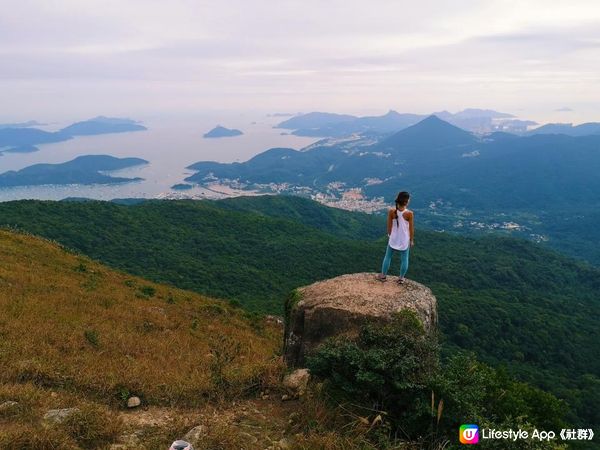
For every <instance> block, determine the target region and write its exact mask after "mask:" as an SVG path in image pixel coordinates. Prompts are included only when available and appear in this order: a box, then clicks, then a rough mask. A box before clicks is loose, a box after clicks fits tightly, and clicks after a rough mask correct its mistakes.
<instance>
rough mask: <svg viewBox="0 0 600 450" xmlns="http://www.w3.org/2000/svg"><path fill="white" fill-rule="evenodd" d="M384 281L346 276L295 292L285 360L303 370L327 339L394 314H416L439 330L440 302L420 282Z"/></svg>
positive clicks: (290, 305) (289, 311)
mask: <svg viewBox="0 0 600 450" xmlns="http://www.w3.org/2000/svg"><path fill="white" fill-rule="evenodd" d="M396 280H397V278H396V277H388V279H387V281H385V282H381V281H378V280H376V279H375V274H373V273H356V274H350V275H342V276H339V277H336V278H332V279H329V280H325V281H319V282H317V283H314V284H311V285H309V286H305V287H302V288H299V289H296V290H295V291H293V292H292V294H291V295H290V296H289V297H288V299H287V301H286V315H285V333H284V358H285V360H286V362H287V364H288V365H289V366H291V367H301V366H302V365H303V364H304V360H305V357H306V355H307V354H309V353H310V352H311V351H313V350H314V349H315V348H316V347H317V346H318V345H319V344H320V343H322V342H323V341H324V340H325V339H327V338H329V337H332V336H337V335H340V334H345V335H349V336H356V335H357V334H358V332H359V330H360V328H361V326H362V325H364V324H365V323H366V322H370V321H375V322H381V323H385V322H387V321H389V320H390V318H391V317H392V315H393V314H394V313H395V312H399V311H401V310H403V309H409V310H412V311H414V312H415V313H416V314H417V316H418V317H419V318H420V320H421V322H422V323H423V326H424V328H425V329H426V330H428V331H432V330H434V329H435V327H436V326H437V301H436V298H435V296H434V295H433V294H432V292H431V290H430V289H429V288H428V287H426V286H424V285H422V284H420V283H417V282H415V281H411V280H406V282H405V283H404V284H401V285H400V284H398V283H396Z"/></svg>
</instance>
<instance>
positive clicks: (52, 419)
mask: <svg viewBox="0 0 600 450" xmlns="http://www.w3.org/2000/svg"><path fill="white" fill-rule="evenodd" d="M77 412H79V408H63V409H50V410H48V411H47V412H46V414H44V418H43V420H44V422H45V423H46V424H49V425H54V424H58V423H61V422H64V421H65V419H67V418H68V417H70V416H72V415H73V414H75V413H77Z"/></svg>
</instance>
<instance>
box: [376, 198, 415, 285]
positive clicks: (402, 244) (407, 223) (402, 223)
mask: <svg viewBox="0 0 600 450" xmlns="http://www.w3.org/2000/svg"><path fill="white" fill-rule="evenodd" d="M409 203H410V194H409V193H408V192H405V191H402V192H400V193H399V194H398V197H396V208H390V210H389V211H388V216H387V233H388V237H389V239H388V246H387V250H386V251H385V257H384V258H383V264H382V265H381V273H380V274H378V275H377V279H378V280H379V281H385V280H386V279H387V272H388V270H389V268H390V262H391V261H392V253H394V250H396V251H399V252H400V277H399V278H398V283H399V284H403V283H404V280H405V278H404V276H405V275H406V272H407V271H408V256H409V252H410V247H412V246H413V245H415V241H414V237H415V226H414V214H413V212H412V211H410V210H409V209H408V204H409Z"/></svg>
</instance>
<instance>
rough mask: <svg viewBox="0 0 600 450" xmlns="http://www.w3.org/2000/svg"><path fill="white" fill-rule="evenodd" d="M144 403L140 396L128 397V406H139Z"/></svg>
mask: <svg viewBox="0 0 600 450" xmlns="http://www.w3.org/2000/svg"><path fill="white" fill-rule="evenodd" d="M141 404H142V401H141V400H140V398H139V397H129V398H128V399H127V407H128V408H137V407H138V406H140V405H141Z"/></svg>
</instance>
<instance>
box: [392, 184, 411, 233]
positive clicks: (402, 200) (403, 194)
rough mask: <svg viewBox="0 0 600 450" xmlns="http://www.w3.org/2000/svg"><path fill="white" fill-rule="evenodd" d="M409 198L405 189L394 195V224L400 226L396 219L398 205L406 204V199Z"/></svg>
mask: <svg viewBox="0 0 600 450" xmlns="http://www.w3.org/2000/svg"><path fill="white" fill-rule="evenodd" d="M409 199H410V194H409V193H408V192H406V191H402V192H399V193H398V196H397V197H396V211H394V219H395V220H396V226H398V227H399V226H400V221H399V220H398V207H400V206H406V205H407V204H408V200H409Z"/></svg>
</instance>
